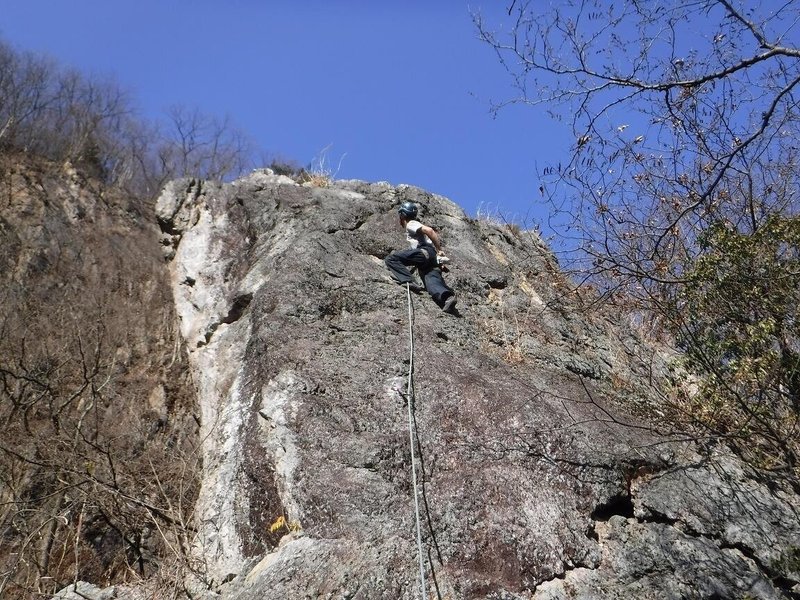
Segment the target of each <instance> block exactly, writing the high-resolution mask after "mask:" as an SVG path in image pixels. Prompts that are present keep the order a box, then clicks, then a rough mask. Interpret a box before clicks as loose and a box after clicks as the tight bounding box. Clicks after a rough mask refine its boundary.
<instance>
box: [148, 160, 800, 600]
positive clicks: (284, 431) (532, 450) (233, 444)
mask: <svg viewBox="0 0 800 600" xmlns="http://www.w3.org/2000/svg"><path fill="white" fill-rule="evenodd" d="M196 185H197V184H196V183H195V182H183V183H181V182H177V183H174V184H172V186H171V187H170V188H168V189H167V190H165V194H164V195H162V198H161V199H160V200H159V207H160V208H159V211H160V212H159V219H160V222H161V223H162V229H164V231H165V232H166V233H168V234H170V235H176V236H178V237H175V238H173V239H174V240H175V244H174V255H173V259H172V262H171V263H170V269H171V273H172V282H173V291H174V297H175V303H176V306H177V310H178V312H179V314H180V317H181V331H182V334H183V337H184V339H185V340H186V345H187V348H188V350H189V359H190V362H191V364H192V367H193V371H194V375H195V384H196V386H197V390H198V397H199V402H200V405H201V407H202V423H203V425H202V432H201V434H202V437H203V439H204V440H205V444H204V448H203V453H204V474H203V477H204V478H203V485H202V490H201V493H200V499H199V501H198V505H197V511H196V512H197V515H198V536H197V539H196V543H195V552H196V553H197V556H198V557H200V558H202V560H203V561H204V562H205V564H206V566H207V569H208V573H209V574H210V576H211V578H212V579H213V580H214V581H216V582H217V588H216V590H217V591H218V592H219V594H221V596H222V597H226V598H227V597H229V598H243V599H248V598H253V599H255V598H259V599H261V598H305V597H309V598H317V597H329V598H412V597H416V594H417V591H416V590H417V587H416V586H417V585H418V584H417V573H416V549H415V544H414V534H413V531H414V513H413V496H412V493H411V489H412V487H411V481H410V454H409V447H408V441H407V440H408V431H407V423H406V409H405V404H404V402H405V400H404V397H403V394H404V377H405V374H406V369H407V364H408V362H407V361H408V352H409V347H408V338H407V335H408V333H407V318H406V314H407V305H406V294H405V292H404V290H403V289H402V288H400V287H398V286H396V285H394V284H392V283H391V282H390V281H389V280H388V278H387V273H386V270H385V268H384V266H383V262H382V259H383V258H384V257H385V256H386V254H387V253H388V252H390V251H391V250H392V249H393V248H398V247H402V246H403V245H404V243H405V242H404V236H403V233H402V231H401V230H399V229H398V227H397V222H396V215H395V212H394V211H395V209H396V206H397V205H398V204H399V203H400V202H403V201H406V200H411V201H414V202H417V203H419V204H420V206H421V212H422V218H423V220H424V221H426V222H429V223H430V224H432V225H433V226H435V227H437V228H438V229H439V230H440V231H441V232H442V235H443V237H444V239H445V241H446V250H447V254H448V255H449V256H450V257H451V258H452V259H453V263H452V265H451V268H450V271H449V273H447V274H446V279H447V280H448V282H449V283H450V284H451V285H453V287H454V288H455V289H456V290H457V293H458V296H459V310H460V317H454V316H451V315H447V314H444V313H442V312H441V311H440V310H439V308H438V307H437V306H436V305H435V304H434V303H433V302H432V301H431V300H430V299H429V298H427V297H425V296H424V295H422V296H419V297H414V299H413V306H414V332H415V347H416V355H415V364H416V369H415V389H416V394H415V416H416V426H417V429H418V434H419V438H420V448H421V451H422V458H423V461H424V465H423V466H424V469H423V472H424V480H425V486H424V487H425V502H424V506H425V511H424V529H425V534H424V535H425V543H426V547H427V548H428V553H429V556H428V557H426V560H427V563H428V569H429V573H428V578H429V582H430V583H431V585H433V581H434V579H435V582H436V584H437V585H438V589H439V592H440V593H441V594H442V597H452V598H479V597H480V598H483V597H492V598H533V597H535V598H562V597H570V598H571V597H581V598H590V597H602V598H636V597H641V598H645V597H647V598H652V597H668V598H683V597H685V598H692V597H697V598H701V597H714V595H715V594H716V597H744V596H746V595H747V594H749V595H750V596H752V597H758V598H778V597H782V594H783V596H785V595H786V593H788V592H787V590H788V587H789V585H787V582H788V584H791V585H793V584H794V583H796V582H797V581H798V577H797V573H796V571H795V570H793V569H792V568H790V567H786V568H781V567H776V566H774V563H775V561H780V560H781V558H782V557H789V558H790V557H791V556H792V554H791V553H792V552H793V550H792V549H793V548H795V549H796V548H797V547H798V545H800V544H799V543H798V538H797V519H796V514H797V512H796V510H797V498H796V496H794V495H792V494H791V493H789V492H787V491H776V490H770V489H769V488H768V487H767V486H765V485H764V484H762V483H759V482H758V481H757V480H756V479H755V478H753V476H752V474H751V473H749V471H747V469H745V468H744V467H743V466H741V465H738V463H737V462H736V461H735V459H733V458H730V457H726V456H724V455H722V454H720V455H719V456H716V457H712V458H710V459H709V460H710V461H711V462H709V463H708V465H707V466H698V465H696V464H695V462H694V461H695V460H696V458H697V454H696V449H694V448H693V446H692V445H691V444H686V443H682V444H678V443H675V442H670V440H669V439H667V438H664V437H662V436H660V435H659V434H657V433H656V432H655V431H654V430H651V429H650V428H649V427H648V421H647V418H646V416H645V415H646V412H647V410H650V409H649V408H648V407H649V406H650V403H649V401H648V400H647V398H646V396H645V389H644V388H645V386H644V384H643V382H642V373H644V372H649V371H648V369H652V368H655V369H656V370H658V369H659V368H662V367H663V364H664V361H665V360H666V358H667V353H666V351H652V352H650V354H649V355H647V356H645V354H646V352H645V351H646V350H647V348H646V347H645V346H644V345H643V344H642V343H640V341H638V340H637V339H636V338H635V336H634V335H632V334H631V333H630V332H628V331H625V330H624V329H623V327H622V324H620V323H617V322H616V321H615V318H614V317H613V315H604V316H602V315H601V316H594V317H593V316H591V315H584V313H583V311H582V310H581V300H580V298H579V297H578V296H576V294H575V292H574V291H573V290H572V289H571V287H570V286H569V284H568V283H567V281H566V280H565V279H564V278H563V276H561V275H560V274H559V273H558V266H557V262H556V261H555V259H554V257H553V255H552V254H551V253H550V252H549V250H547V249H546V247H545V246H544V244H543V243H542V241H541V239H540V238H539V237H538V235H536V234H535V233H534V232H525V231H515V230H513V229H509V228H506V227H503V226H496V225H492V224H487V223H482V222H477V221H473V220H470V219H468V218H466V216H465V215H464V213H463V211H462V210H461V209H460V208H458V207H457V206H456V205H455V204H453V203H452V202H450V201H449V200H447V199H445V198H443V197H441V196H436V195H434V194H429V193H427V192H425V191H424V190H420V189H419V188H414V187H411V186H397V187H392V186H390V185H388V184H386V183H379V184H369V183H365V182H358V181H346V182H334V184H333V186H332V187H330V188H324V189H322V188H310V187H304V186H296V185H291V184H290V183H288V182H285V181H279V180H277V179H275V178H274V176H271V175H269V174H263V173H262V174H258V173H256V174H254V175H252V176H250V177H248V178H244V179H242V180H239V181H238V182H235V183H234V184H229V185H226V186H222V187H221V188H214V189H208V190H207V189H205V188H202V187H201V188H200V190H199V191H197V188H196V187H195V186H196ZM171 232H172V233H171ZM245 297H246V298H248V300H247V303H246V305H244V306H240V307H239V308H238V309H237V310H233V308H232V307H233V306H234V305H235V304H236V302H237V300H236V299H237V298H238V299H241V298H245ZM240 304H241V302H240ZM231 315H233V316H231ZM619 332H623V333H619ZM646 361H649V362H646ZM712 465H715V466H712ZM715 469H724V470H727V472H729V473H735V476H734V478H735V480H736V482H737V483H736V485H735V486H731V484H730V482H729V481H728V480H727V479H725V477H723V476H721V475H719V473H720V471H717V470H715ZM697 486H699V488H700V489H704V488H709V487H710V488H713V490H714V491H712V492H710V493H708V494H706V495H705V496H704V497H703V498H702V499H701V500H700V501H697V499H696V490H697ZM726 490H727V491H726ZM741 491H744V492H745V493H744V494H743V495H740V493H739V492H741ZM731 494H732V495H733V496H734V497H736V498H738V499H739V500H740V501H741V505H740V510H731V507H732V506H733V505H732V504H731V501H730V500H731V497H732V496H731ZM756 505H758V506H761V507H762V508H763V509H764V510H765V512H764V513H763V514H762V516H761V517H760V518H757V519H756V520H755V521H753V517H754V514H753V511H752V509H753V508H754V507H755V506H756ZM792 511H794V512H792ZM793 518H794V521H792V519H793ZM282 538H283V539H284V540H288V541H284V543H282V544H281V543H280V541H281V539H282ZM785 562H786V564H790V563H791V561H790V560H787V561H785ZM698 565H699V566H698ZM770 577H774V578H778V579H777V580H779V583H780V585H782V586H783V587H782V588H780V589H779V587H776V585H777V584H775V583H774V582H773V581H772V580H771V579H770ZM231 578H232V579H231ZM223 581H228V582H229V583H225V584H222V583H221V582H223Z"/></svg>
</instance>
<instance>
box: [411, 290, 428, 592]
mask: <svg viewBox="0 0 800 600" xmlns="http://www.w3.org/2000/svg"><path fill="white" fill-rule="evenodd" d="M406 294H407V296H408V342H409V347H410V355H409V358H408V386H407V389H406V404H408V440H409V443H410V444H411V485H412V486H413V487H414V516H415V518H416V520H417V553H418V554H419V581H420V590H421V595H420V598H422V600H427V596H426V590H427V589H428V588H427V586H426V585H425V561H424V559H423V555H422V530H421V525H420V518H419V492H418V490H417V459H416V456H415V454H414V413H413V410H414V310H413V304H412V303H411V286H410V285H409V284H406Z"/></svg>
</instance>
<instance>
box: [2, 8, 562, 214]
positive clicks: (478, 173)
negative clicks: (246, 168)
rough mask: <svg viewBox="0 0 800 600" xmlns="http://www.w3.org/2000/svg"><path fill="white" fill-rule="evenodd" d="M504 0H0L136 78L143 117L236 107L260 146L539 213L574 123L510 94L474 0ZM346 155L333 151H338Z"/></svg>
mask: <svg viewBox="0 0 800 600" xmlns="http://www.w3.org/2000/svg"><path fill="white" fill-rule="evenodd" d="M504 6H505V3H504V2H502V0H497V1H495V2H490V1H489V0H483V1H482V3H481V1H479V2H471V3H470V4H468V3H467V2H462V1H461V0H441V1H437V2H423V1H420V0H408V1H405V2H398V1H395V2H389V1H384V2H378V1H375V0H372V1H369V0H352V1H344V0H329V1H328V2H323V1H317V0H307V1H305V2H290V1H286V2H284V1H268V0H261V1H257V0H192V1H189V0H135V1H134V0H127V1H126V0H72V1H69V2H67V1H65V0H0V36H2V38H3V39H4V40H5V41H6V42H8V43H10V44H12V45H13V46H14V47H16V48H18V49H21V50H31V51H34V52H41V53H44V54H47V55H50V56H52V57H53V58H55V59H57V60H58V61H60V62H61V63H62V64H65V65H69V66H73V67H76V68H78V69H80V70H82V71H84V72H86V73H92V74H95V75H113V76H114V77H115V78H116V79H117V81H119V82H120V83H121V84H122V85H123V86H125V87H126V88H129V89H130V90H131V91H132V93H133V96H134V98H135V99H136V104H137V105H138V106H140V107H141V110H142V112H143V113H144V115H145V116H157V115H159V114H160V113H162V112H163V111H164V110H165V109H166V108H168V107H169V106H171V105H174V104H182V105H186V106H189V107H197V108H199V109H200V110H202V111H203V112H206V113H211V114H214V115H219V116H224V115H229V116H230V117H231V118H232V120H233V121H234V123H235V124H236V125H238V126H239V127H240V128H241V129H243V130H244V131H246V132H247V133H248V134H249V135H250V136H252V137H253V138H254V139H255V141H256V143H257V144H259V145H260V146H261V147H262V148H263V149H264V150H265V151H267V152H269V153H271V154H273V155H278V156H281V157H284V158H287V159H293V160H295V161H297V162H298V163H300V164H308V163H310V162H311V161H312V160H314V159H315V157H318V156H319V154H320V152H322V151H323V149H325V148H326V147H329V150H328V152H327V158H328V161H329V164H330V165H332V166H333V168H335V167H336V166H337V165H339V164H340V165H341V166H340V168H339V171H338V174H337V177H338V178H341V179H350V178H354V179H364V180H367V181H380V180H384V181H389V182H391V183H392V184H401V183H407V184H412V185H416V186H419V187H422V188H425V189H427V190H429V191H431V192H435V193H438V194H442V195H444V196H447V197H449V198H450V199H451V200H453V201H455V202H456V203H458V204H459V205H461V206H462V207H464V209H465V210H467V212H468V213H470V214H473V215H474V214H475V213H476V212H477V211H478V210H481V211H487V210H488V211H490V212H495V211H500V212H502V213H503V214H505V215H506V216H507V217H508V218H511V219H514V220H517V221H523V222H526V223H527V224H530V225H532V224H534V223H535V222H538V221H541V220H542V219H543V218H546V217H545V215H546V212H545V209H544V207H543V206H542V204H541V201H540V199H539V194H538V192H537V188H538V181H537V178H536V165H537V163H538V164H539V165H540V166H541V165H542V164H547V163H548V162H550V161H551V160H552V159H553V157H554V156H555V155H558V154H559V153H562V152H566V148H567V147H568V146H569V139H568V138H569V131H568V130H567V128H566V127H565V126H564V125H557V124H555V123H554V122H553V121H551V120H550V119H549V118H548V117H547V116H546V115H545V114H543V110H542V109H541V108H532V107H523V106H512V107H509V108H506V109H505V110H504V111H502V112H501V113H500V114H499V115H498V116H497V117H496V118H493V117H492V115H491V114H490V111H489V105H490V100H500V99H506V98H508V97H509V96H511V95H513V91H512V89H511V87H510V80H509V78H508V76H507V75H506V73H505V72H504V71H503V69H502V67H501V66H500V64H499V63H498V62H497V60H496V58H495V56H494V54H493V52H492V50H491V49H490V48H489V47H488V46H486V45H485V44H482V43H481V42H480V41H478V39H477V34H476V31H475V29H474V27H473V25H472V21H471V17H470V11H481V12H482V13H483V14H484V15H485V16H487V17H488V18H489V20H490V21H494V22H497V23H500V22H501V21H502V19H503V16H504V14H505V13H504ZM340 160H341V162H340Z"/></svg>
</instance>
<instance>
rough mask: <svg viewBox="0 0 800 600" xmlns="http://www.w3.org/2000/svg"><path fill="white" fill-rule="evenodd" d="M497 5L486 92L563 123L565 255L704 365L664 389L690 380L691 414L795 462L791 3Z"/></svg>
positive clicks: (797, 72) (798, 36)
mask: <svg viewBox="0 0 800 600" xmlns="http://www.w3.org/2000/svg"><path fill="white" fill-rule="evenodd" d="M507 15H508V18H507V20H506V21H505V22H504V23H489V22H487V20H486V19H485V18H483V17H482V16H481V15H480V14H476V15H475V17H474V20H475V24H476V27H477V30H478V32H479V35H480V37H481V39H482V40H484V41H485V42H486V43H487V44H489V45H490V46H491V47H492V49H493V50H494V51H495V52H496V54H497V57H498V60H499V61H500V63H501V64H502V65H503V67H505V69H507V71H508V72H509V74H510V76H511V77H512V81H513V84H514V86H515V89H516V91H517V95H516V96H515V97H512V98H507V99H504V100H503V101H502V102H500V103H499V104H497V105H496V106H495V108H496V109H497V110H500V109H502V107H503V106H504V105H506V104H508V103H524V104H527V105H530V106H531V107H532V108H533V109H534V110H536V109H539V110H543V111H545V110H546V111H549V112H551V113H552V114H553V116H555V117H556V118H557V119H560V120H561V121H563V122H565V123H567V124H568V125H569V127H571V132H572V136H573V140H574V142H573V146H572V149H571V153H570V155H569V156H567V157H565V159H564V160H562V161H560V162H559V161H557V160H556V161H554V162H552V163H550V164H546V165H543V166H541V168H540V169H539V177H540V186H541V187H540V191H541V194H542V195H543V196H544V198H545V200H546V201H547V202H548V204H549V207H550V208H551V214H552V216H553V224H554V226H555V227H556V228H557V229H558V230H559V231H560V232H561V233H562V234H563V237H562V239H564V240H567V241H566V243H565V245H566V247H567V250H568V251H571V253H569V252H568V254H567V255H568V256H569V258H570V259H571V260H572V262H571V263H569V264H570V265H571V266H572V267H575V268H576V270H577V272H578V273H580V274H581V277H583V278H586V279H589V280H591V281H592V283H593V284H595V285H597V286H598V287H599V288H600V290H602V291H603V292H604V293H605V295H606V297H608V298H612V299H614V300H616V301H618V302H621V303H624V305H625V306H627V307H628V308H631V309H632V310H635V311H638V314H639V316H640V317H641V318H645V319H652V320H657V321H658V322H660V323H661V324H662V326H663V328H664V330H665V331H667V332H668V333H669V334H670V335H671V336H673V339H674V340H675V341H676V343H677V345H678V348H679V349H680V350H682V351H683V352H685V353H686V354H685V356H686V357H687V362H686V363H685V364H684V365H683V368H685V369H688V371H690V372H693V373H694V375H695V376H697V377H699V378H700V381H701V382H705V383H708V382H711V383H713V385H712V386H711V387H710V388H709V390H710V392H709V395H706V396H703V395H702V394H701V395H699V396H698V395H696V394H691V393H690V394H683V396H684V397H683V399H682V402H680V403H677V404H679V405H681V406H683V407H685V406H686V404H685V402H686V401H689V400H692V399H693V400H697V399H698V398H701V399H702V402H701V403H700V405H693V406H692V407H691V409H692V410H691V411H690V412H691V416H692V418H693V419H694V418H698V417H699V420H700V421H702V423H703V424H704V425H706V426H707V427H708V428H709V430H710V431H711V433H712V434H714V435H719V436H731V437H739V438H740V439H742V440H745V439H747V438H748V437H750V436H751V435H753V432H754V431H756V432H757V433H758V434H759V435H761V436H762V438H763V439H766V440H768V442H766V443H767V445H769V446H770V449H769V450H767V451H766V452H765V454H766V455H768V456H769V458H766V459H764V460H763V461H761V462H762V463H763V464H768V465H769V466H771V467H775V466H781V465H782V467H783V468H788V469H790V470H794V471H795V473H796V472H797V468H798V457H799V456H800V455H798V447H797V445H796V443H795V442H794V441H793V439H796V436H797V432H798V415H800V411H798V410H797V404H796V403H795V401H794V399H793V392H790V391H788V390H791V389H793V388H792V386H793V385H794V382H796V381H797V380H798V373H800V359H798V356H800V354H798V352H800V329H798V324H797V317H796V310H795V309H793V308H792V307H793V306H796V300H797V292H796V290H797V288H798V284H800V282H798V281H797V272H798V264H797V256H798V243H799V241H798V237H797V235H796V227H797V223H798V207H799V206H800V204H798V172H799V171H798V167H799V166H800V165H798V162H799V161H800V155H799V152H798V145H797V142H796V140H797V139H798V133H800V131H799V130H800V112H799V111H798V105H797V102H798V98H797V93H798V84H800V24H799V23H800V3H799V2H796V1H794V0H789V1H786V2H780V3H767V4H763V3H762V4H761V5H758V6H756V5H753V4H752V3H748V2H743V1H739V0H697V1H694V2H678V1H670V2H659V1H656V0H623V1H622V2H614V3H607V2H600V1H599V0H565V1H563V2H556V3H538V2H529V1H524V2H523V1H518V0H514V1H512V2H510V4H509V5H508V11H507ZM768 233H769V235H767V234H768ZM775 236H778V237H779V238H780V243H772V241H773V240H774V239H775ZM732 254H735V255H736V256H735V257H734V258H730V257H731V255H732ZM748 261H749V262H750V264H757V265H759V267H760V269H754V268H752V267H747V266H746V265H747V264H748ZM767 274H769V276H767ZM776 282H777V283H780V285H775V284H776ZM743 290H758V291H759V292H758V293H757V294H743V293H742V292H743ZM775 294H782V297H781V298H780V300H779V301H776V302H766V301H765V299H766V298H767V297H770V296H773V295H775ZM710 297H716V298H717V299H724V300H725V301H724V302H722V301H718V302H716V303H714V304H713V305H712V303H708V302H704V301H702V299H703V298H710ZM737 298H738V299H740V301H738V302H737V301H736V299H737ZM731 324H733V325H731ZM758 332H761V333H758ZM765 332H766V333H765ZM766 355H769V356H774V357H776V358H775V360H774V361H772V362H770V363H769V364H767V363H765V362H764V361H762V360H761V359H762V358H763V357H764V356H766ZM754 365H758V367H755V366H754ZM743 382H746V384H745V383H743ZM687 385H688V384H686V382H685V381H684V389H685V388H686V386H687ZM688 387H689V388H692V386H688ZM673 391H674V390H673ZM714 402H721V405H720V406H717V407H716V408H714V407H713V403H714ZM741 446H742V447H744V446H746V442H743V443H742V445H741Z"/></svg>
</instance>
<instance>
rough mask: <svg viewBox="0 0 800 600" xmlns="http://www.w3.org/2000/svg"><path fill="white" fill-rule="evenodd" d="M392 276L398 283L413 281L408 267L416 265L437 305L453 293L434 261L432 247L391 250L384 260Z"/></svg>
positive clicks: (434, 254)
mask: <svg viewBox="0 0 800 600" xmlns="http://www.w3.org/2000/svg"><path fill="white" fill-rule="evenodd" d="M384 262H385V263H386V267H387V268H388V269H389V271H391V273H392V277H393V278H394V280H395V281H397V282H399V283H413V282H414V277H413V276H412V275H411V272H410V271H409V270H408V267H416V268H417V271H418V272H419V274H420V277H422V281H423V283H424V284H425V289H426V290H428V293H429V294H430V295H431V298H433V299H434V300H435V301H436V302H437V303H438V304H439V305H441V304H443V303H444V301H445V300H447V298H449V297H450V296H452V295H453V290H451V289H450V288H449V287H447V284H446V283H445V282H444V278H443V277H442V270H441V269H440V268H439V265H438V264H437V263H436V250H435V249H434V248H409V249H408V250H398V251H397V252H393V253H392V254H390V255H389V256H387V257H386V259H385V260H384Z"/></svg>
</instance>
